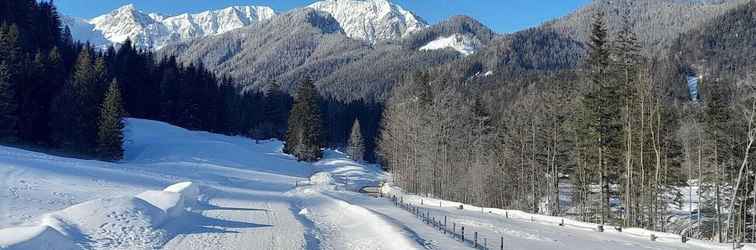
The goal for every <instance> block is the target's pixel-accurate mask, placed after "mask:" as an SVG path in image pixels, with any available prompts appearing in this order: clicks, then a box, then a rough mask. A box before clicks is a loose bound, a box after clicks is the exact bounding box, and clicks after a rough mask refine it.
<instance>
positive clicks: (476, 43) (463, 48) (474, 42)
mask: <svg viewBox="0 0 756 250" xmlns="http://www.w3.org/2000/svg"><path fill="white" fill-rule="evenodd" d="M482 47H483V44H482V43H481V42H480V39H478V38H477V37H474V36H472V35H469V34H464V35H463V34H459V33H457V34H454V35H451V36H448V37H439V38H438V39H436V40H433V41H431V42H429V43H428V44H426V45H425V46H423V47H421V48H420V50H437V49H453V50H455V51H457V52H459V53H460V54H462V55H464V56H469V55H472V54H474V53H475V52H477V51H478V50H480V48H482Z"/></svg>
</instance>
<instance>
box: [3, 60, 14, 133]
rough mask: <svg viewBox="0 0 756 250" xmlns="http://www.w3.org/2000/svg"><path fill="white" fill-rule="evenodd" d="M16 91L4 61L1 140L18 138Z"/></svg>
mask: <svg viewBox="0 0 756 250" xmlns="http://www.w3.org/2000/svg"><path fill="white" fill-rule="evenodd" d="M15 93H16V92H15V90H14V88H13V86H12V84H11V82H10V72H9V71H8V66H7V65H6V64H5V62H4V61H2V62H0V140H9V139H10V140H12V139H14V137H16V124H17V123H18V116H17V114H16V112H17V108H18V104H17V103H16V94H15Z"/></svg>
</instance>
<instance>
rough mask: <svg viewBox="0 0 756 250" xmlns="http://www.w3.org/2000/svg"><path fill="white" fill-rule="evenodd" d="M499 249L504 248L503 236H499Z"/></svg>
mask: <svg viewBox="0 0 756 250" xmlns="http://www.w3.org/2000/svg"><path fill="white" fill-rule="evenodd" d="M499 249H500V250H504V236H501V245H500V246H499Z"/></svg>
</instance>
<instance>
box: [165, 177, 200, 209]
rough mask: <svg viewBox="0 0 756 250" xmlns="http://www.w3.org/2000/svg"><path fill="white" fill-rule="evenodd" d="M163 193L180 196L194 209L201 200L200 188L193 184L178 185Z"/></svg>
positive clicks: (181, 183)
mask: <svg viewBox="0 0 756 250" xmlns="http://www.w3.org/2000/svg"><path fill="white" fill-rule="evenodd" d="M163 191H165V192H171V193H178V194H180V195H181V197H182V198H183V201H184V202H185V204H186V206H188V207H193V206H194V205H196V204H197V202H198V201H199V200H200V187H199V185H197V184H195V183H193V182H180V183H176V184H173V185H171V186H168V187H167V188H165V189H163Z"/></svg>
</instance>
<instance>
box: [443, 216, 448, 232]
mask: <svg viewBox="0 0 756 250" xmlns="http://www.w3.org/2000/svg"><path fill="white" fill-rule="evenodd" d="M448 228H449V227H447V226H446V215H444V234H446V230H448Z"/></svg>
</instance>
